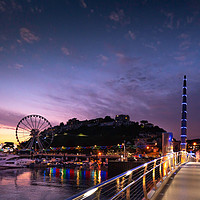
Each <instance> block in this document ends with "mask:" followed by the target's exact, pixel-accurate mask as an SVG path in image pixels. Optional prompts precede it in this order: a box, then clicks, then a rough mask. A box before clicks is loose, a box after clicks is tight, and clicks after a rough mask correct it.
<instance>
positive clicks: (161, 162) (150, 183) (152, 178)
mask: <svg viewBox="0 0 200 200" xmlns="http://www.w3.org/2000/svg"><path fill="white" fill-rule="evenodd" d="M188 161H196V159H195V158H194V157H192V156H191V155H190V154H188V153H187V152H176V153H171V154H169V155H167V156H164V157H160V158H157V159H155V160H152V161H150V162H147V163H145V164H143V165H141V166H138V167H136V168H134V169H131V170H129V171H127V172H124V173H122V174H120V175H118V176H116V177H114V178H111V179H109V180H107V181H105V182H103V183H100V184H98V185H96V186H93V187H91V188H89V189H87V190H85V191H82V192H81V193H79V194H77V195H74V196H72V197H70V198H68V199H67V200H80V199H90V200H93V199H97V200H105V199H110V200H114V199H115V200H116V199H120V200H123V199H124V200H125V199H126V200H130V199H138V200H139V199H146V200H148V199H149V198H150V196H152V194H153V193H154V192H155V191H156V190H157V188H158V187H160V185H161V184H162V182H163V181H164V180H165V179H166V178H167V177H168V176H169V175H170V174H171V173H172V172H174V171H175V170H176V169H177V168H178V167H179V166H180V165H182V164H184V163H186V162H188Z"/></svg>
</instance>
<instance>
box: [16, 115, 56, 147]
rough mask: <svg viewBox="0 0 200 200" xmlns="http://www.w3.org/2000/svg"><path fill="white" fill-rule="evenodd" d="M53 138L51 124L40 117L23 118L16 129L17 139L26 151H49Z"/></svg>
mask: <svg viewBox="0 0 200 200" xmlns="http://www.w3.org/2000/svg"><path fill="white" fill-rule="evenodd" d="M53 137H54V134H53V130H52V126H51V124H50V122H49V121H48V120H47V119H45V118H44V117H42V116H40V115H28V116H26V117H24V118H22V119H21V120H20V121H19V123H18V124H17V127H16V139H17V141H18V143H19V144H20V146H21V147H22V148H25V149H34V150H43V149H47V148H48V147H49V146H50V144H51V143H52V141H53Z"/></svg>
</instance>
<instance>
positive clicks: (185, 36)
mask: <svg viewBox="0 0 200 200" xmlns="http://www.w3.org/2000/svg"><path fill="white" fill-rule="evenodd" d="M178 38H179V39H187V38H189V35H188V34H185V33H181V34H180V35H179V36H178Z"/></svg>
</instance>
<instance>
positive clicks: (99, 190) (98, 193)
mask: <svg viewBox="0 0 200 200" xmlns="http://www.w3.org/2000/svg"><path fill="white" fill-rule="evenodd" d="M101 189H102V188H98V190H97V192H96V193H97V194H96V198H97V200H99V199H100V196H101Z"/></svg>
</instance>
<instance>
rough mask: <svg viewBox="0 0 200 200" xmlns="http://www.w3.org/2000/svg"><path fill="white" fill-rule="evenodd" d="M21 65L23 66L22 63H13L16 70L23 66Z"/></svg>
mask: <svg viewBox="0 0 200 200" xmlns="http://www.w3.org/2000/svg"><path fill="white" fill-rule="evenodd" d="M23 67H24V65H21V64H16V65H15V69H18V70H19V69H21V68H23Z"/></svg>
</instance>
